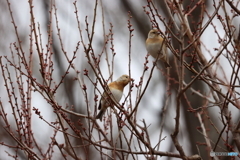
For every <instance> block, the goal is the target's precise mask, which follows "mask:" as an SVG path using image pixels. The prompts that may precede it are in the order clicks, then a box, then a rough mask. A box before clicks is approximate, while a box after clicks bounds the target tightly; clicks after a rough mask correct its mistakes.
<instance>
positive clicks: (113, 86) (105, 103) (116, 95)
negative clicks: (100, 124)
mask: <svg viewBox="0 0 240 160" xmlns="http://www.w3.org/2000/svg"><path fill="white" fill-rule="evenodd" d="M130 81H131V78H130V77H129V76H128V75H122V76H121V77H119V78H118V79H117V80H116V81H114V82H112V83H109V84H108V87H109V90H110V91H111V95H109V96H111V98H112V99H113V100H115V102H116V103H118V102H119V101H120V100H121V98H122V95H123V89H124V87H125V86H126V85H127V84H128V83H129V82H130ZM106 94H107V93H106V92H104V93H103V95H102V98H101V100H100V103H99V106H98V109H99V110H100V111H99V113H98V115H97V116H96V119H100V121H102V117H103V115H104V113H105V112H106V110H107V108H108V107H113V103H112V102H111V100H110V98H109V97H108V96H107V95H106Z"/></svg>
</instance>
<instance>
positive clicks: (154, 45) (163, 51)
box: [146, 29, 170, 68]
mask: <svg viewBox="0 0 240 160" xmlns="http://www.w3.org/2000/svg"><path fill="white" fill-rule="evenodd" d="M163 41H164V39H163V38H162V36H161V35H160V32H159V31H158V30H157V29H152V30H150V31H149V33H148V38H147V40H146V49H147V51H148V53H149V54H150V55H151V56H152V57H153V58H155V59H156V58H157V57H158V59H160V60H162V61H163V62H164V65H165V67H166V68H168V67H170V65H169V64H168V62H167V56H168V54H167V46H166V40H165V42H163Z"/></svg>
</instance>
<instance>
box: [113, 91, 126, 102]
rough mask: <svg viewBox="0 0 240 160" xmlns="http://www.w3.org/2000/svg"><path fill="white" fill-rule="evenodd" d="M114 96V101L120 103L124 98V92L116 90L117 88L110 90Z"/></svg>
mask: <svg viewBox="0 0 240 160" xmlns="http://www.w3.org/2000/svg"><path fill="white" fill-rule="evenodd" d="M110 90H111V92H112V95H113V96H114V99H115V100H116V101H117V102H119V101H120V100H121V98H122V95H123V92H122V91H121V90H119V89H115V88H110Z"/></svg>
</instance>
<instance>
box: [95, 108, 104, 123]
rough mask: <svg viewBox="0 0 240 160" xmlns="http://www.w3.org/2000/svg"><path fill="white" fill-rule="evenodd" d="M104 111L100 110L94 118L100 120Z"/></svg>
mask: <svg viewBox="0 0 240 160" xmlns="http://www.w3.org/2000/svg"><path fill="white" fill-rule="evenodd" d="M104 113H105V111H104V110H100V111H99V113H98V115H97V116H96V119H100V121H102V117H103V115H104Z"/></svg>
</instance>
